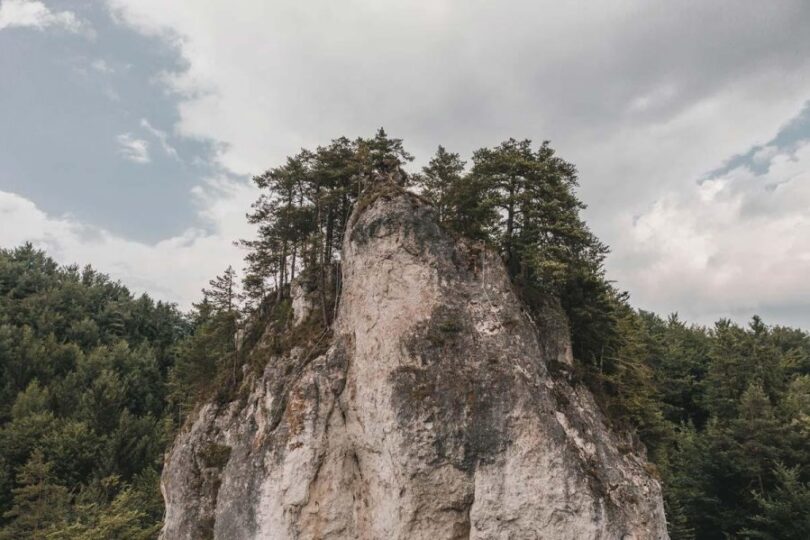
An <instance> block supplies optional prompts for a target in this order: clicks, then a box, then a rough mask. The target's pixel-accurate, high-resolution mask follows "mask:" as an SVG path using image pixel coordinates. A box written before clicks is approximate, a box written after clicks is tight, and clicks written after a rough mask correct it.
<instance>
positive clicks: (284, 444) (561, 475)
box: [163, 194, 667, 540]
mask: <svg viewBox="0 0 810 540" xmlns="http://www.w3.org/2000/svg"><path fill="white" fill-rule="evenodd" d="M354 217H355V220H354V223H353V225H352V227H351V228H350V230H349V231H347V235H346V238H345V241H344V246H343V287H342V288H343V290H342V294H341V300H340V307H339V312H338V317H337V320H336V322H335V325H334V332H333V336H334V337H332V338H331V343H330V344H329V347H328V351H327V352H326V353H325V354H323V355H320V356H317V357H314V358H312V357H311V356H315V355H314V354H311V353H310V352H309V351H306V350H302V349H295V350H293V351H292V352H291V353H290V354H287V355H284V356H281V357H273V358H270V359H269V361H268V363H267V367H266V369H265V371H264V374H263V375H262V376H261V377H260V378H258V379H257V380H255V382H254V383H253V386H252V391H251V393H250V395H249V397H247V398H246V399H242V400H239V401H235V402H233V403H231V404H229V405H227V406H222V407H216V406H214V405H206V406H205V407H203V408H202V409H201V410H200V411H199V412H198V413H197V414H196V417H195V418H194V421H193V423H192V424H191V425H190V426H187V428H186V429H185V430H184V431H183V432H182V433H181V434H180V435H179V437H178V438H177V440H176V441H175V444H174V446H173V448H172V450H171V452H170V453H169V455H168V457H167V461H166V466H165V469H164V473H163V491H164V496H165V498H166V503H167V512H166V521H165V528H164V531H163V537H164V538H166V539H170V540H175V539H199V538H206V537H209V538H210V537H215V538H222V539H229V540H230V539H242V538H269V539H287V538H296V539H309V538H324V539H327V538H329V539H332V538H334V539H337V538H347V539H348V538H361V539H422V538H424V539H430V540H439V539H455V538H479V539H540V538H544V539H555V540H556V539H569V538H570V539H588V538H604V539H615V540H619V539H637V540H640V539H662V538H667V533H666V523H665V518H664V512H663V504H662V499H661V491H660V486H659V484H658V482H657V481H656V480H655V479H654V478H653V477H651V475H650V474H649V473H648V472H647V468H646V463H645V460H644V458H643V456H642V455H641V454H640V453H639V452H638V451H633V449H632V445H631V444H630V442H629V441H627V440H624V439H622V438H620V437H619V436H618V435H617V434H615V433H612V432H611V431H610V430H609V429H608V428H607V427H606V426H605V421H604V419H603V417H602V416H601V414H600V413H599V412H598V408H597V406H596V405H595V403H594V402H593V398H592V397H591V395H590V394H589V393H588V392H587V391H586V390H585V389H583V388H581V387H572V386H571V385H569V383H568V382H566V380H565V377H564V376H562V375H554V373H555V372H556V370H555V369H554V367H555V366H561V365H564V364H565V363H567V362H569V361H570V345H569V342H568V339H567V332H566V330H565V325H564V322H563V321H564V319H563V318H561V317H560V316H559V315H557V314H555V313H554V311H553V310H550V311H549V314H548V316H547V317H543V318H542V320H539V321H536V324H535V322H532V321H531V320H530V319H529V318H528V316H527V315H526V314H525V313H524V312H523V310H522V309H521V304H520V302H519V301H518V299H517V298H516V296H515V294H514V292H513V290H512V287H511V285H510V282H509V279H508V276H507V275H506V272H505V270H504V268H503V265H502V264H501V262H500V260H499V258H498V257H497V256H496V255H494V254H493V253H490V252H488V251H486V250H478V249H476V248H474V247H471V246H469V245H467V244H465V243H464V242H457V241H454V240H453V239H452V238H451V237H450V236H448V235H447V234H446V233H444V232H443V231H442V230H441V229H440V228H439V227H438V225H437V224H436V221H435V217H434V214H433V210H432V209H431V208H430V207H429V206H428V205H425V204H424V203H422V202H421V201H420V200H419V199H418V198H417V197H415V196H412V195H408V194H399V195H393V196H389V197H380V198H379V199H377V200H376V201H374V202H373V203H372V204H370V205H369V206H368V207H367V208H366V209H365V210H364V211H362V213H361V214H360V215H359V216H354ZM258 347H262V344H261V343H260V344H259V346H258ZM254 354H262V352H261V350H258V351H256V352H255V353H254ZM267 354H268V356H269V354H270V353H269V352H268V353H267Z"/></svg>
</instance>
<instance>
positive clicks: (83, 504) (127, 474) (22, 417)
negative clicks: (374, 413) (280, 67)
mask: <svg viewBox="0 0 810 540" xmlns="http://www.w3.org/2000/svg"><path fill="white" fill-rule="evenodd" d="M411 160H412V157H411V155H410V154H409V153H408V152H407V151H406V150H405V148H404V146H403V142H402V141H401V140H400V139H396V138H391V137H389V136H388V135H387V134H386V133H385V132H384V131H383V130H382V129H381V130H380V131H379V132H377V133H376V134H375V135H374V136H373V137H370V138H361V139H355V140H350V139H348V138H339V139H335V140H334V141H332V142H331V143H329V144H328V145H325V146H322V147H318V148H316V149H314V150H302V151H301V152H300V153H298V154H296V155H294V156H291V157H290V158H288V159H287V161H286V162H285V163H283V164H281V165H279V166H277V167H274V168H271V169H269V170H268V171H266V172H265V173H263V174H261V175H258V176H256V177H255V178H254V181H255V183H256V185H257V186H258V187H259V188H260V189H261V190H262V195H261V196H260V198H259V199H258V200H257V201H256V203H255V204H254V205H253V207H252V209H251V210H250V212H249V214H248V219H249V220H250V221H251V222H252V223H254V224H255V225H256V226H257V231H258V234H257V236H256V237H255V238H252V239H247V240H242V241H241V244H242V246H243V247H244V249H245V253H246V256H245V269H244V271H243V272H242V275H241V277H240V276H238V275H237V273H236V272H235V271H234V270H232V269H231V268H228V269H226V270H225V272H224V273H223V274H222V275H220V276H217V277H216V278H214V279H212V280H211V283H210V286H209V287H208V288H206V289H205V290H204V291H203V294H202V297H201V300H200V302H199V303H198V304H196V305H195V307H194V309H193V310H191V312H189V313H181V312H180V311H179V310H178V309H177V308H176V307H175V306H173V305H171V304H166V303H163V302H156V301H154V300H153V299H151V298H149V297H148V296H146V295H141V296H139V297H136V296H134V295H133V294H132V293H131V292H130V291H129V290H128V289H127V288H126V287H125V286H123V285H122V284H120V283H116V282H113V281H111V280H110V279H109V278H107V277H106V276H105V275H103V274H100V273H98V272H96V271H95V270H93V269H91V268H89V267H85V268H83V269H80V268H79V267H77V266H67V267H64V266H59V265H58V264H57V263H55V262H54V261H53V260H52V259H50V258H49V257H48V255H47V254H46V253H43V252H41V251H38V250H36V249H35V248H34V247H32V246H31V245H24V246H21V247H16V248H11V249H5V250H1V251H0V373H2V379H0V538H43V539H44V538H53V539H95V538H98V539H102V538H105V539H106V538H122V539H124V538H127V539H129V538H154V537H155V536H156V534H157V531H158V530H159V528H160V523H161V520H162V516H163V503H162V499H161V495H160V491H159V487H158V484H159V475H160V469H161V465H162V458H163V453H164V451H165V450H166V448H167V445H169V444H171V441H172V440H173V436H174V434H175V433H176V431H177V430H178V429H179V428H180V427H181V426H182V424H183V422H184V421H185V420H186V418H188V416H189V413H190V412H191V411H193V410H194V408H195V407H197V406H198V405H199V404H200V403H202V402H204V401H210V400H215V401H219V402H223V403H224V402H227V401H228V400H230V399H233V398H234V397H235V396H236V395H237V394H238V392H239V390H240V384H241V382H242V381H243V379H244V378H245V377H246V376H247V374H249V373H250V372H251V370H256V369H261V368H262V367H263V366H261V365H257V362H258V363H260V362H261V361H262V359H261V358H257V356H256V355H251V354H250V350H251V344H252V343H254V342H255V340H256V339H257V335H258V334H259V333H260V332H262V331H263V330H264V329H265V328H268V327H269V328H272V329H274V332H275V336H276V343H275V345H276V347H277V348H278V349H279V350H284V349H288V348H289V347H291V346H292V344H293V343H294V342H296V340H302V339H308V337H307V336H303V335H301V333H300V332H301V331H300V330H295V331H292V330H291V298H290V296H291V284H292V283H293V282H295V283H299V284H301V286H302V287H303V288H304V289H305V290H307V291H308V292H309V293H310V294H312V295H313V296H314V297H315V298H317V309H315V310H314V311H313V313H312V314H311V315H310V317H309V319H308V320H307V321H306V324H305V325H303V326H304V328H305V331H306V332H308V333H309V336H310V337H311V336H313V335H314V336H319V335H323V334H324V333H327V332H329V328H330V324H331V323H332V321H333V319H334V313H335V306H336V304H337V303H338V302H339V298H340V278H339V276H340V245H341V241H342V238H343V233H344V231H345V230H346V228H347V227H348V226H349V225H350V221H351V216H352V211H353V210H354V209H357V208H358V207H360V208H362V207H363V206H364V205H368V204H369V203H370V201H371V200H372V199H373V198H374V197H379V196H385V193H386V192H387V191H396V190H404V189H411V190H414V191H416V192H418V193H419V194H420V196H422V197H424V198H425V199H427V200H429V201H430V202H432V203H433V205H434V206H435V208H436V212H437V215H438V218H439V221H440V223H441V225H442V226H443V227H445V228H446V229H447V230H449V231H451V232H452V233H453V234H456V235H458V236H460V237H465V238H468V239H470V241H474V242H479V243H481V244H482V245H486V246H488V247H491V248H492V249H495V250H497V251H498V252H499V253H500V254H501V255H502V258H503V260H504V264H505V265H506V267H507V269H508V271H509V275H510V276H511V278H512V281H513V284H514V286H515V289H516V290H517V291H518V293H519V295H520V297H521V299H522V301H523V302H524V304H525V306H526V308H527V310H528V311H529V312H533V311H539V310H541V309H542V308H543V307H544V304H545V303H547V302H548V301H549V300H548V299H549V298H553V299H554V301H555V302H558V304H559V307H560V308H561V309H562V310H563V311H564V312H565V314H566V316H567V318H568V321H569V324H570V330H571V337H572V343H573V351H574V359H575V368H574V370H573V371H572V372H570V373H566V374H565V376H568V377H570V378H571V379H572V380H574V381H577V382H578V383H579V384H584V385H587V386H588V387H589V388H590V389H591V390H592V391H593V392H594V394H595V395H596V397H597V401H598V402H599V404H600V406H601V407H602V408H603V410H604V411H605V413H606V415H607V416H608V418H609V419H610V421H611V422H612V423H613V424H614V426H615V427H616V429H621V430H627V431H630V432H632V433H634V434H635V436H636V437H637V438H638V440H639V441H641V442H643V443H644V445H645V446H646V448H647V452H648V457H649V459H650V461H651V462H652V463H653V464H654V465H653V466H654V469H655V471H654V474H656V475H657V476H658V477H659V478H660V479H661V482H662V484H663V487H664V496H665V505H666V511H667V518H668V522H669V529H670V534H671V536H672V538H674V539H693V538H694V539H722V538H766V539H793V538H796V539H798V538H802V539H804V538H806V537H807V531H810V484H808V482H810V335H808V333H807V332H806V331H804V330H799V329H791V328H785V327H780V326H769V325H767V324H766V323H765V322H764V321H762V320H761V319H759V318H758V317H756V316H754V317H753V318H752V319H751V321H750V323H749V324H747V325H740V324H737V323H734V322H732V321H729V320H720V321H718V322H717V323H716V324H715V325H714V326H712V327H701V326H696V325H691V324H688V323H687V322H684V321H682V320H680V319H679V318H678V317H677V315H669V316H664V317H662V316H659V315H656V314H653V313H648V312H645V311H641V310H638V309H634V308H633V307H632V305H631V302H630V299H629V298H628V295H627V294H626V293H624V292H622V291H621V289H620V288H618V287H617V286H616V284H614V283H612V282H611V281H609V279H608V276H606V275H605V270H604V265H603V263H604V259H605V257H606V256H607V254H608V248H607V246H605V245H604V244H603V243H601V242H600V241H599V240H598V239H597V238H596V236H595V235H594V234H593V233H592V232H591V231H590V230H589V228H588V227H587V225H586V223H585V222H584V221H583V219H582V217H581V210H582V209H583V208H584V204H583V203H582V201H580V200H579V199H578V197H577V194H576V188H577V183H578V177H577V171H576V168H575V167H574V165H573V164H571V163H569V162H567V161H565V160H563V159H562V158H560V157H559V156H558V155H557V154H556V153H555V151H554V150H553V148H552V147H551V146H550V145H549V143H547V142H544V143H542V144H539V145H535V144H533V143H532V142H531V141H528V140H515V139H509V140H507V141H504V142H503V143H501V144H500V145H498V146H494V147H490V148H482V149H480V150H477V151H476V152H474V153H473V155H472V156H471V158H470V160H469V162H466V161H464V160H463V159H462V158H461V156H460V155H459V154H456V153H453V152H450V151H448V150H446V149H445V148H443V147H439V148H438V150H437V152H436V154H435V155H434V156H433V157H432V159H431V160H430V161H429V163H428V164H427V165H426V166H425V167H424V168H422V170H420V171H418V172H414V173H411V172H408V171H407V170H406V164H407V163H408V162H409V161H411ZM264 361H266V358H265V359H264ZM552 367H554V366H552ZM557 367H558V368H560V369H563V368H562V367H559V366H557Z"/></svg>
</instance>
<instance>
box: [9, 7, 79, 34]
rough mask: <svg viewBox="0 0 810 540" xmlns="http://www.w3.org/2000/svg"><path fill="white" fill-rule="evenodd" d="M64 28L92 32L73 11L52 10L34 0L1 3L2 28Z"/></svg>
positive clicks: (72, 30)
mask: <svg viewBox="0 0 810 540" xmlns="http://www.w3.org/2000/svg"><path fill="white" fill-rule="evenodd" d="M15 27H22V28H26V27H27V28H35V29H37V30H44V29H45V28H49V27H57V28H62V29H63V30H67V31H68V32H73V33H87V34H92V29H91V28H90V27H89V26H88V25H87V23H86V22H84V21H82V20H80V19H79V18H78V17H76V14H75V13H73V12H72V11H57V12H54V11H51V10H50V9H48V7H47V6H46V5H45V4H43V3H42V2H37V1H32V0H3V2H2V3H0V30H3V29H4V28H15Z"/></svg>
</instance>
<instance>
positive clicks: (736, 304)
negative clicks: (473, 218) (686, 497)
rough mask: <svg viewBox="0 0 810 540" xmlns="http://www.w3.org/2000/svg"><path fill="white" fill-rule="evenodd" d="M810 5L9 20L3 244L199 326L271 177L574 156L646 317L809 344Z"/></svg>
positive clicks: (53, 8)
mask: <svg viewBox="0 0 810 540" xmlns="http://www.w3.org/2000/svg"><path fill="white" fill-rule="evenodd" d="M808 27H810V3H808V2H806V0H796V1H790V0H780V1H778V2H770V3H767V4H764V3H762V2H757V1H753V0H751V1H747V0H733V1H712V2H706V1H698V0H684V1H683V2H664V1H654V0H653V1H651V0H621V1H619V0H617V1H612V2H593V1H581V2H580V1H568V2H543V1H536V0H534V1H532V0H520V1H518V0H509V1H506V0H502V1H499V2H492V1H483V0H422V1H415V0H413V1H380V0H345V1H335V0H328V1H327V0H313V1H310V2H300V1H296V0H290V1H281V0H250V1H248V0H242V1H240V2H233V1H225V0H221V1H215V0H209V1H200V0H182V1H181V0H173V1H172V2H166V1H165V0H106V1H102V0H59V1H44V2H39V1H27V0H25V1H24V0H0V74H2V75H1V76H0V246H2V247H12V246H14V245H18V244H20V243H21V242H24V241H32V242H34V243H35V244H36V245H38V246H40V247H42V248H44V249H46V250H47V251H48V252H49V253H50V254H51V255H52V256H54V257H55V258H56V259H57V260H59V261H60V262H63V263H71V262H78V263H80V264H84V263H92V264H93V265H94V266H96V267H97V268H99V269H100V270H102V271H105V272H107V273H109V274H111V275H112V276H113V277H115V278H117V279H121V280H122V281H123V282H124V283H126V284H127V285H129V286H130V287H131V288H132V289H133V290H135V291H138V292H140V291H148V292H150V293H151V294H153V295H154V296H156V297H158V298H161V299H166V300H171V301H176V302H178V303H179V304H180V305H181V306H183V307H187V306H188V305H189V304H190V302H191V301H193V300H195V299H197V297H198V292H199V289H200V287H202V286H203V285H204V284H205V283H206V281H207V280H208V279H209V278H210V277H212V276H213V275H214V274H216V273H218V272H220V271H221V270H222V269H223V268H224V267H225V266H227V265H228V264H229V263H233V264H234V265H237V266H238V265H239V261H240V260H241V256H242V254H241V253H240V251H239V249H238V248H236V247H234V246H233V245H232V242H233V240H236V239H238V238H244V237H249V236H250V235H251V229H250V227H249V226H247V224H246V223H245V219H244V214H245V212H246V211H247V209H248V207H249V205H250V202H251V201H252V200H253V199H254V197H255V195H256V194H255V192H254V190H253V188H252V187H251V185H250V182H249V178H250V175H251V174H254V173H257V172H261V171H263V170H264V169H266V168H268V167H270V166H273V165H275V164H278V163H280V162H281V160H282V159H283V158H284V157H285V156H286V155H288V154H290V153H293V152H295V151H296V150H298V149H299V148H301V147H311V146H315V145H317V144H321V143H325V142H328V141H329V140H330V139H331V138H334V137H336V136H339V135H347V136H350V137H355V136H361V135H370V134H372V133H373V131H374V130H375V129H376V128H377V127H379V126H385V128H386V130H387V131H388V132H389V133H391V134H393V135H395V136H398V137H402V138H404V139H405V142H406V146H407V148H408V149H409V150H410V151H411V153H413V154H415V156H416V157H417V160H416V162H415V166H419V165H421V164H423V163H424V162H425V161H426V160H427V159H428V158H429V157H430V154H431V153H432V152H433V151H434V150H435V147H436V146H437V145H438V144H443V145H445V146H446V147H448V148H449V149H451V150H453V151H457V152H461V153H462V154H463V155H465V156H469V154H470V153H471V152H472V150H473V149H475V148H478V147H481V146H487V145H494V144H497V143H499V142H500V141H501V140H503V139H504V138H507V137H509V136H514V137H517V138H531V139H533V140H535V141H537V142H540V141H542V140H543V139H550V140H551V141H552V145H553V146H554V147H555V148H557V149H558V151H559V152H560V154H561V155H562V156H563V157H564V158H566V159H567V160H569V161H572V162H574V163H576V164H577V166H578V168H579V171H580V181H581V188H580V195H581V197H582V198H583V199H584V201H585V202H586V203H587V204H588V205H589V208H588V210H587V212H586V218H587V220H588V222H589V223H590V225H591V227H592V228H593V230H594V231H595V232H596V233H597V235H598V236H599V237H600V238H602V239H603V240H604V241H606V242H607V243H608V244H610V246H611V247H612V254H611V256H610V258H609V260H608V273H609V276H610V277H611V278H612V279H613V280H615V281H616V282H617V284H618V285H619V287H621V288H623V289H625V290H628V291H629V292H630V294H631V298H632V301H633V303H634V305H636V306H638V307H642V308H645V309H651V310H655V311H658V312H662V313H668V312H673V311H677V312H679V313H680V314H681V316H682V318H685V319H687V320H691V321H694V322H698V323H711V322H712V321H713V320H715V319H717V318H719V317H731V318H734V319H736V320H740V321H745V320H747V319H748V318H749V317H750V316H751V315H752V314H754V313H759V314H761V315H762V316H763V317H764V318H765V319H766V321H767V322H770V323H773V324H792V325H801V326H804V327H805V328H810V105H808V100H810V32H808V31H807V28H808Z"/></svg>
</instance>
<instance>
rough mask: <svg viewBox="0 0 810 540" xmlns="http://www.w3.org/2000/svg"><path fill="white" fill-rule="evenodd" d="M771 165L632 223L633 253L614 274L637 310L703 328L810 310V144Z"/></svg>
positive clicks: (745, 170)
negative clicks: (718, 321)
mask: <svg viewBox="0 0 810 540" xmlns="http://www.w3.org/2000/svg"><path fill="white" fill-rule="evenodd" d="M760 159H761V160H764V159H765V158H764V157H761V158H760ZM767 161H768V163H769V165H770V166H769V167H768V171H767V172H765V173H763V174H760V175H758V174H756V173H754V172H752V170H751V169H750V168H749V167H747V166H740V167H737V168H734V169H733V170H731V171H729V172H728V173H726V174H724V175H723V176H722V177H719V178H714V179H711V180H707V181H705V182H703V183H702V184H701V185H695V186H694V187H692V188H691V189H689V190H680V191H678V192H671V193H668V194H666V195H665V196H663V197H662V198H661V199H660V200H659V201H658V202H657V203H656V204H655V205H654V206H652V207H651V208H650V209H649V210H648V211H646V212H645V213H643V214H642V215H640V216H639V217H637V219H636V220H635V222H634V223H627V224H626V226H627V230H628V231H629V235H630V240H631V242H629V245H631V246H632V248H628V253H627V256H626V262H625V263H624V264H621V265H616V268H615V270H616V274H618V277H619V280H620V281H621V282H622V283H630V284H632V285H633V287H632V288H631V292H632V293H633V295H634V299H635V301H636V303H638V304H640V305H641V306H644V307H647V308H651V309H654V310H658V311H669V310H672V309H673V306H681V309H680V311H681V312H682V313H684V314H686V315H687V316H689V317H690V318H692V319H697V320H701V321H702V322H710V321H711V320H712V319H713V318H716V317H719V316H722V315H728V314H747V315H749V316H750V315H751V314H753V313H757V312H759V311H761V310H762V309H770V308H773V307H775V306H782V307H785V308H801V307H802V306H805V307H806V306H810V280H808V279H807V276H810V234H808V232H810V212H808V208H810V141H805V142H803V143H801V144H800V145H799V147H798V148H797V149H796V150H795V151H793V152H779V153H772V155H771V156H770V157H769V158H768V160H767ZM614 275H615V274H614ZM684 299H688V300H689V302H688V303H685V302H684Z"/></svg>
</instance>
